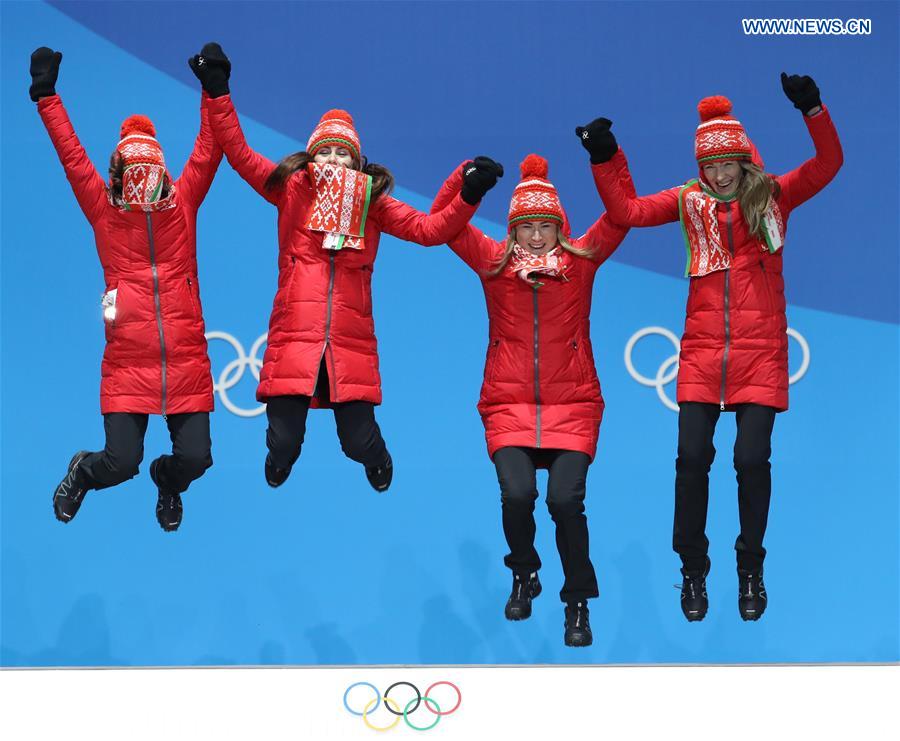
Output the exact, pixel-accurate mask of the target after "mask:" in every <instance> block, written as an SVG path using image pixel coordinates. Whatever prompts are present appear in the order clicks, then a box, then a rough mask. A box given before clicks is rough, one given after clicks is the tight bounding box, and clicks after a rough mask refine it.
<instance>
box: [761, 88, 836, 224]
mask: <svg viewBox="0 0 900 741" xmlns="http://www.w3.org/2000/svg"><path fill="white" fill-rule="evenodd" d="M803 120H804V121H805V122H806V128H808V129H809V134H810V136H811V137H812V140H813V146H814V147H815V148H816V154H815V156H813V157H812V158H811V159H808V160H806V162H804V163H803V164H802V165H800V167H798V168H797V169H795V170H791V171H790V172H789V173H787V174H785V175H781V176H780V177H778V178H776V180H777V181H778V184H779V185H780V186H781V198H780V199H779V205H780V206H781V207H782V208H783V209H784V210H785V211H791V210H792V209H794V208H796V207H797V206H799V205H800V204H801V203H803V202H804V201H807V200H809V199H810V198H812V197H813V196H814V195H815V194H816V193H818V192H819V191H820V190H822V188H824V187H825V186H826V185H828V183H830V182H831V180H832V178H833V177H834V176H835V175H836V174H837V171H838V170H840V169H841V165H842V164H843V163H844V153H843V150H842V149H841V142H840V139H838V135H837V130H836V129H835V128H834V123H832V121H831V115H830V114H829V113H828V109H826V108H825V107H824V106H823V107H822V110H821V111H819V112H818V113H817V114H816V115H815V116H804V117H803Z"/></svg>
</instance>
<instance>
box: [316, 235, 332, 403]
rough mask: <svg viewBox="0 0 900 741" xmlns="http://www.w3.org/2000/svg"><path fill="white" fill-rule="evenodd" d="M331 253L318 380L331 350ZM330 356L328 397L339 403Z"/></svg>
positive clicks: (317, 370)
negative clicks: (324, 360) (320, 369)
mask: <svg viewBox="0 0 900 741" xmlns="http://www.w3.org/2000/svg"><path fill="white" fill-rule="evenodd" d="M330 253H331V254H330V255H329V256H328V301H327V303H326V305H325V344H324V345H323V346H322V354H321V355H320V356H319V365H318V366H317V367H316V378H318V373H319V368H320V367H321V366H322V360H323V359H324V358H325V351H326V350H330V348H331V297H332V294H333V293H334V250H330ZM329 354H330V355H331V370H332V372H331V373H329V374H328V395H329V396H330V397H331V401H337V399H335V398H334V379H333V378H332V376H333V375H334V353H333V352H331V353H329ZM313 393H315V388H313Z"/></svg>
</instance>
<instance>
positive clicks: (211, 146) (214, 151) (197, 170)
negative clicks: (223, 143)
mask: <svg viewBox="0 0 900 741" xmlns="http://www.w3.org/2000/svg"><path fill="white" fill-rule="evenodd" d="M208 101H209V97H208V96H207V95H206V93H203V95H202V96H201V98H200V133H199V134H197V139H196V141H195V142H194V150H193V151H192V152H191V156H190V158H188V161H187V164H185V166H184V170H182V171H181V176H180V177H179V178H178V180H177V181H176V182H175V189H176V191H177V192H178V196H179V198H183V199H185V202H186V203H188V204H190V206H191V208H193V209H194V210H195V211H196V210H197V209H198V208H200V204H201V203H203V199H204V198H206V194H207V193H208V192H209V186H210V185H212V181H213V178H214V177H215V175H216V170H218V169H219V163H220V162H221V161H222V148H221V147H220V146H219V143H218V142H217V141H216V138H215V137H214V136H213V133H212V129H211V128H210V126H209V110H208V105H207V104H208Z"/></svg>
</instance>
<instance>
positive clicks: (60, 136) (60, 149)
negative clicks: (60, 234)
mask: <svg viewBox="0 0 900 741" xmlns="http://www.w3.org/2000/svg"><path fill="white" fill-rule="evenodd" d="M37 108H38V113H40V115H41V120H42V121H43V122H44V126H46V127H47V133H48V134H50V141H52V142H53V146H54V147H55V149H56V154H57V155H58V156H59V161H60V162H61V163H62V166H63V169H64V170H65V172H66V178H68V180H69V184H70V185H71V186H72V190H73V191H74V192H75V198H76V199H77V200H78V205H79V206H81V210H82V211H83V212H84V215H85V216H86V217H87V220H88V221H89V222H90V223H91V224H92V225H93V224H95V223H96V222H97V221H98V220H99V219H100V217H101V216H102V215H103V213H104V210H105V209H106V208H107V206H108V205H109V198H108V196H107V192H106V182H105V181H104V180H103V178H102V177H101V176H100V173H99V172H97V169H96V168H95V167H94V165H93V163H92V162H91V160H90V159H89V158H88V156H87V153H86V152H85V151H84V147H82V146H81V142H80V141H78V137H77V136H76V135H75V129H73V128H72V123H71V121H69V115H68V114H67V113H66V109H65V108H64V107H63V104H62V100H60V97H59V96H58V95H51V96H49V97H46V98H41V99H40V100H39V101H38V104H37Z"/></svg>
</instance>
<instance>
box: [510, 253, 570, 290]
mask: <svg viewBox="0 0 900 741" xmlns="http://www.w3.org/2000/svg"><path fill="white" fill-rule="evenodd" d="M567 267H568V266H567V265H566V263H565V253H564V252H563V250H562V248H560V247H559V245H557V246H556V247H554V248H553V249H552V250H550V251H549V252H547V253H545V254H543V255H533V254H531V253H530V252H529V251H528V250H526V249H525V248H524V247H520V246H519V245H518V244H514V245H513V250H512V254H511V255H510V258H509V269H510V271H511V272H513V273H515V274H516V275H518V276H519V277H520V278H521V279H522V280H524V281H525V282H526V283H530V284H531V285H536V286H542V285H543V283H541V282H539V281H538V280H535V279H532V278H531V276H532V274H537V275H546V276H549V277H551V278H559V277H563V278H564V277H565V272H566V269H567Z"/></svg>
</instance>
